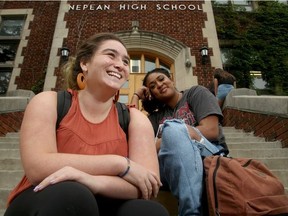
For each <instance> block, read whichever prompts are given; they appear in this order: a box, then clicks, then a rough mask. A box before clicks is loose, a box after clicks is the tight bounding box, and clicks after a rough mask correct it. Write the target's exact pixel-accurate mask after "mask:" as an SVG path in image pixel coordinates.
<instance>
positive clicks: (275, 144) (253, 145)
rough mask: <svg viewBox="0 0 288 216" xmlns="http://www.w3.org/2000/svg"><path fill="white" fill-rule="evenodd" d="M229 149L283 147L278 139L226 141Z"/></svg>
mask: <svg viewBox="0 0 288 216" xmlns="http://www.w3.org/2000/svg"><path fill="white" fill-rule="evenodd" d="M227 145H228V148H229V149H230V151H233V150H234V149H243V150H244V149H269V148H273V149H274V148H277V149H283V148H282V144H281V143H280V142H278V141H276V142H229V143H227Z"/></svg>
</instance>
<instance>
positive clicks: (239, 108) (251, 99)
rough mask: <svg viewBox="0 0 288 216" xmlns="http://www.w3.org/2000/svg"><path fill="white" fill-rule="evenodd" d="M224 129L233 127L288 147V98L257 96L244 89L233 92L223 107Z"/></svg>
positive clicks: (251, 91) (252, 91)
mask: <svg viewBox="0 0 288 216" xmlns="http://www.w3.org/2000/svg"><path fill="white" fill-rule="evenodd" d="M223 115H224V121H223V126H233V127H235V128H237V129H243V130H244V131H245V132H253V133H254V134H255V135H256V136H260V137H265V138H266V140H267V141H274V140H279V141H281V142H282V146H283V147H288V97H287V96H271V95H266V96H265V95H261V96H258V95H257V94H256V91H254V90H251V89H246V88H239V89H234V90H232V91H231V92H230V93H229V95H227V97H226V100H225V103H224V106H223Z"/></svg>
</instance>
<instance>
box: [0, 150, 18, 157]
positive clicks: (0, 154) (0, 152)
mask: <svg viewBox="0 0 288 216" xmlns="http://www.w3.org/2000/svg"><path fill="white" fill-rule="evenodd" d="M0 158H20V150H19V149H1V148H0Z"/></svg>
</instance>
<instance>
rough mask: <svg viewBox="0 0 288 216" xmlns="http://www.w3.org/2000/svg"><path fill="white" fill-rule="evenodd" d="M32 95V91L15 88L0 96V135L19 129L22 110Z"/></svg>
mask: <svg viewBox="0 0 288 216" xmlns="http://www.w3.org/2000/svg"><path fill="white" fill-rule="evenodd" d="M33 96H34V93H33V92H32V91H28V90H16V91H10V92H7V94H6V95H4V96H1V97H0V136H5V134H7V133H9V132H18V131H19V129H20V126H21V122H22V119H23V114H24V110H25V109H26V106H27V104H28V103H29V101H30V100H31V98H32V97H33Z"/></svg>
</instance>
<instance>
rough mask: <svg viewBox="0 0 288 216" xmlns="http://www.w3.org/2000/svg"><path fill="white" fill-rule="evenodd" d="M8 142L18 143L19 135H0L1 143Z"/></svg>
mask: <svg viewBox="0 0 288 216" xmlns="http://www.w3.org/2000/svg"><path fill="white" fill-rule="evenodd" d="M10 142H15V143H19V137H16V136H10V137H9V136H8V137H7V136H5V137H1V142H0V144H1V143H10Z"/></svg>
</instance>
